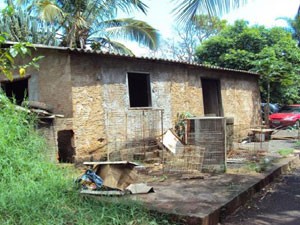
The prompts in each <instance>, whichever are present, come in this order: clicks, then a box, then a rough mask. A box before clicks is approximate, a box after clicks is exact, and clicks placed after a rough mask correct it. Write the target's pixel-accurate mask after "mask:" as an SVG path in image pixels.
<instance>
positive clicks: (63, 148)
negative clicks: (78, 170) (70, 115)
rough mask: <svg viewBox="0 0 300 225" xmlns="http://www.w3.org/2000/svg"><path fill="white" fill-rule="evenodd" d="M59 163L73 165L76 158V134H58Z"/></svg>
mask: <svg viewBox="0 0 300 225" xmlns="http://www.w3.org/2000/svg"><path fill="white" fill-rule="evenodd" d="M57 144H58V161H59V162H61V163H73V162H74V156H75V148H74V132H73V131H72V130H61V131H58V132H57Z"/></svg>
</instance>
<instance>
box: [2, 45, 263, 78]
mask: <svg viewBox="0 0 300 225" xmlns="http://www.w3.org/2000/svg"><path fill="white" fill-rule="evenodd" d="M6 43H7V44H15V42H6ZM33 47H35V48H44V49H56V50H65V51H70V52H78V53H86V54H98V55H106V56H110V57H122V58H132V59H141V60H148V61H155V62H163V63H176V64H182V65H188V66H193V67H201V68H206V69H212V70H223V71H232V72H241V73H247V74H252V75H258V76H260V74H258V73H254V72H251V71H246V70H237V69H230V68H223V67H218V66H210V65H204V64H199V63H188V62H184V61H179V60H172V59H163V58H155V57H145V56H132V55H127V54H119V53H110V52H104V51H101V50H92V49H82V48H69V47H59V46H48V45H41V44H34V45H33Z"/></svg>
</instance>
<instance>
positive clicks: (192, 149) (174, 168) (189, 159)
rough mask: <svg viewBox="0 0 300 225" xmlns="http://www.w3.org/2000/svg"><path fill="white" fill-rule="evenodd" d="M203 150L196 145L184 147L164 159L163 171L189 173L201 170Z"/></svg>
mask: <svg viewBox="0 0 300 225" xmlns="http://www.w3.org/2000/svg"><path fill="white" fill-rule="evenodd" d="M204 153H205V148H203V147H200V146H196V145H185V146H184V147H182V148H181V149H179V151H178V152H177V153H176V154H172V155H168V156H166V158H165V163H164V171H165V172H171V173H173V172H176V173H191V172H198V171H200V172H201V170H202V165H203V159H204Z"/></svg>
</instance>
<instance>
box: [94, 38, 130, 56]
mask: <svg viewBox="0 0 300 225" xmlns="http://www.w3.org/2000/svg"><path fill="white" fill-rule="evenodd" d="M91 47H92V49H93V50H101V51H105V52H110V53H118V54H125V55H131V56H133V55H134V54H133V52H132V51H131V50H130V49H129V48H127V47H126V46H125V45H123V44H122V43H120V42H117V41H113V40H111V39H109V38H108V37H106V38H104V37H100V38H94V39H93V40H91Z"/></svg>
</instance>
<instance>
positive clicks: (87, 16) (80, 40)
mask: <svg viewBox="0 0 300 225" xmlns="http://www.w3.org/2000/svg"><path fill="white" fill-rule="evenodd" d="M9 2H11V1H9ZM19 2H21V5H22V7H23V8H26V10H27V11H28V12H29V14H30V15H33V16H35V17H37V16H38V15H39V17H40V18H42V19H43V20H44V21H47V22H48V24H50V23H51V25H52V26H54V27H55V34H56V37H57V38H58V39H59V40H60V45H62V46H67V47H72V48H73V47H76V48H85V47H86V45H91V46H92V47H94V48H97V49H101V50H106V51H110V52H119V53H127V54H132V52H131V51H130V50H129V49H128V48H126V46H125V45H123V44H121V43H120V42H117V41H116V40H120V39H122V40H133V41H137V42H138V43H140V44H143V45H145V46H147V47H149V48H150V49H155V48H156V47H157V45H158V39H159V34H158V31H157V30H156V29H154V28H153V27H151V26H150V25H149V24H147V23H146V22H144V21H139V20H134V19H132V18H121V19H115V17H116V14H117V12H118V10H122V11H125V12H128V13H130V12H132V11H133V10H140V11H142V12H143V13H146V11H147V6H146V5H145V4H144V3H143V2H142V1H140V0H56V1H50V0H21V1H19Z"/></svg>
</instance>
